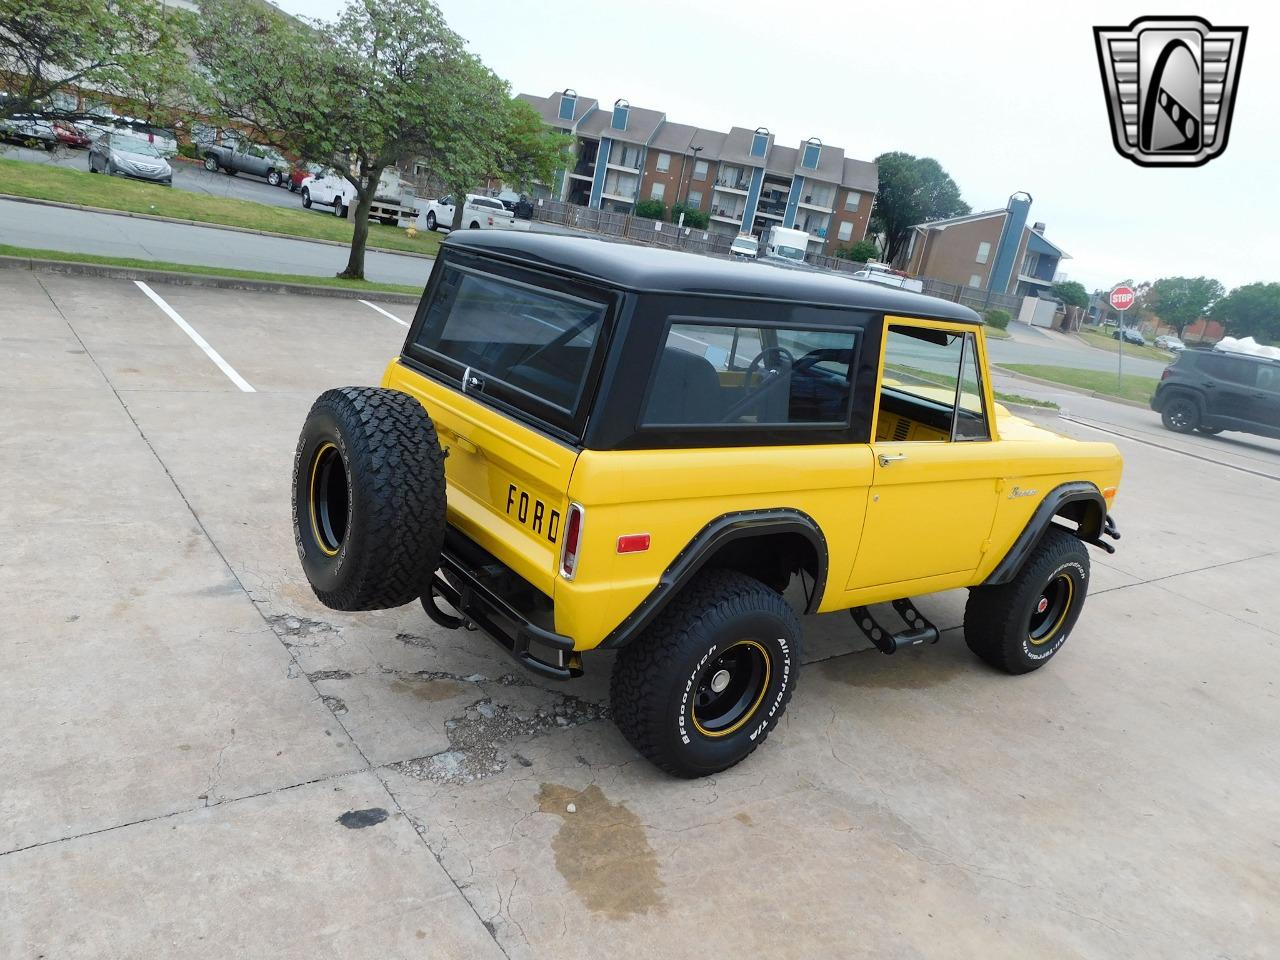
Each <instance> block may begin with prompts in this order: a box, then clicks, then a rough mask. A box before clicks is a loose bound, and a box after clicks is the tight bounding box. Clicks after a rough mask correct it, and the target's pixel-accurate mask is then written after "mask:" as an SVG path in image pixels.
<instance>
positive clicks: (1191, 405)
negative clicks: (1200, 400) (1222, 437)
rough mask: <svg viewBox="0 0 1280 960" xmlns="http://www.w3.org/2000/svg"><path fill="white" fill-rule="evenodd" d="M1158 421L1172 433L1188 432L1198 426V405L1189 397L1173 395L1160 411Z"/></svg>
mask: <svg viewBox="0 0 1280 960" xmlns="http://www.w3.org/2000/svg"><path fill="white" fill-rule="evenodd" d="M1160 422H1161V423H1163V424H1164V427H1165V429H1166V430H1172V431H1173V432H1174V433H1190V432H1191V431H1192V430H1195V429H1196V428H1197V427H1199V426H1200V407H1199V405H1198V404H1197V403H1196V402H1195V401H1194V400H1192V399H1191V398H1190V397H1174V398H1173V399H1171V400H1169V401H1168V402H1167V403H1165V405H1164V409H1163V410H1161V411H1160Z"/></svg>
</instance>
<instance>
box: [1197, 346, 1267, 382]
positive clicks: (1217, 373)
mask: <svg viewBox="0 0 1280 960" xmlns="http://www.w3.org/2000/svg"><path fill="white" fill-rule="evenodd" d="M1257 367H1258V364H1256V363H1253V362H1251V361H1249V360H1239V359H1237V358H1235V357H1223V356H1219V355H1218V354H1213V353H1211V354H1207V355H1205V356H1202V357H1201V358H1200V369H1201V370H1203V371H1204V372H1205V373H1207V374H1209V376H1211V377H1215V378H1217V379H1218V380H1226V381H1227V382H1228V383H1235V384H1239V385H1240V386H1242V387H1252V386H1253V385H1254V383H1255V382H1256V377H1257V373H1256V371H1257Z"/></svg>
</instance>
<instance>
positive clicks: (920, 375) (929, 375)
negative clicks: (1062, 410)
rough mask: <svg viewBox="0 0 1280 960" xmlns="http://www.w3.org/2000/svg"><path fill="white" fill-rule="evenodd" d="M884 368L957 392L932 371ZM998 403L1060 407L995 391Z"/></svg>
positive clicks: (951, 383) (894, 366) (890, 365)
mask: <svg viewBox="0 0 1280 960" xmlns="http://www.w3.org/2000/svg"><path fill="white" fill-rule="evenodd" d="M884 368H885V369H886V370H888V371H890V372H892V373H896V374H898V375H899V376H903V377H906V378H907V379H908V380H919V381H920V382H921V383H929V384H936V385H937V386H939V387H946V388H947V389H948V390H955V388H956V382H955V380H954V379H953V380H948V379H947V378H946V377H944V376H943V375H942V374H940V373H934V372H932V371H930V370H921V369H920V368H919V367H912V366H909V365H907V364H905V363H886V364H885V365H884ZM966 387H967V389H968V390H970V391H973V390H975V389H976V384H974V383H973V382H972V381H970V382H969V383H967V384H966ZM993 392H994V393H995V398H996V402H997V403H1021V404H1025V405H1027V406H1029V407H1044V408H1045V409H1046V410H1057V409H1058V405H1057V404H1056V403H1054V402H1053V401H1052V400H1037V399H1036V398H1035V397H1025V396H1023V395H1022V394H1020V393H1002V392H1000V391H999V390H995V391H993Z"/></svg>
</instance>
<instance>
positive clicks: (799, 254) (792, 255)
mask: <svg viewBox="0 0 1280 960" xmlns="http://www.w3.org/2000/svg"><path fill="white" fill-rule="evenodd" d="M776 249H777V251H778V256H780V257H786V258H787V259H788V260H803V259H804V251H803V250H801V249H800V248H799V247H781V246H780V247H777V248H776Z"/></svg>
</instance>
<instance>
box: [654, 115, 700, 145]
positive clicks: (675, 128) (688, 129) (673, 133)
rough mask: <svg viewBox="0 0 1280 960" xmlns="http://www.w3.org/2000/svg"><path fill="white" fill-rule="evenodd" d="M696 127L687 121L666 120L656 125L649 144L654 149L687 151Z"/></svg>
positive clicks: (696, 130) (695, 132) (696, 129)
mask: <svg viewBox="0 0 1280 960" xmlns="http://www.w3.org/2000/svg"><path fill="white" fill-rule="evenodd" d="M697 132H698V128H697V127H694V126H690V125H689V124H687V123H672V122H671V121H670V120H668V121H667V122H666V123H664V124H662V126H660V127H658V132H657V133H656V134H654V137H653V141H652V142H651V143H650V144H649V146H651V147H653V149H655V150H670V151H672V152H673V153H688V152H689V147H690V144H691V142H692V140H693V138H694V135H695V134H697Z"/></svg>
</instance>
